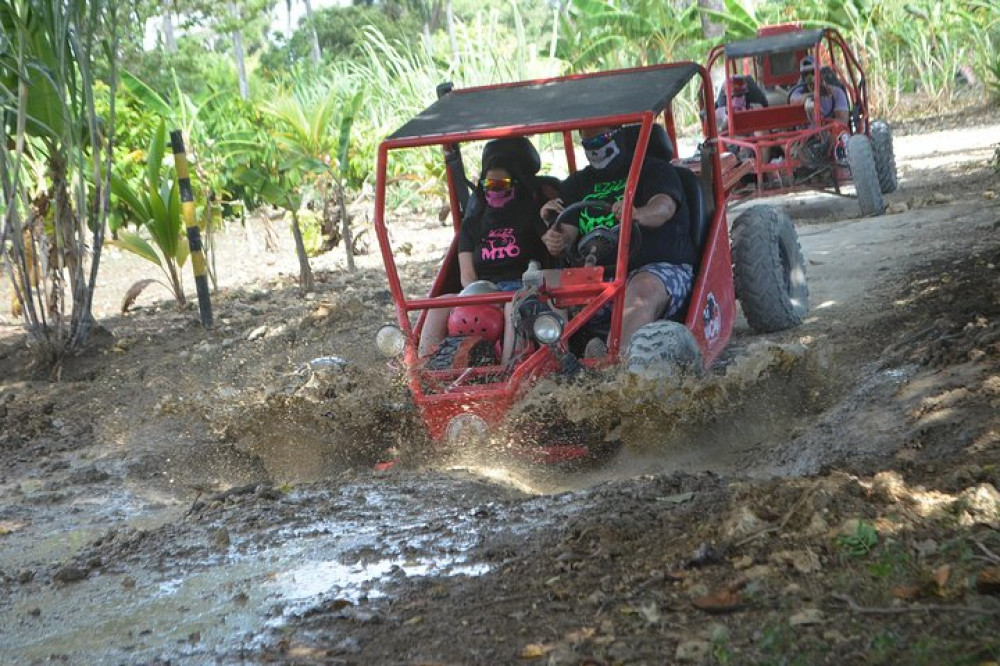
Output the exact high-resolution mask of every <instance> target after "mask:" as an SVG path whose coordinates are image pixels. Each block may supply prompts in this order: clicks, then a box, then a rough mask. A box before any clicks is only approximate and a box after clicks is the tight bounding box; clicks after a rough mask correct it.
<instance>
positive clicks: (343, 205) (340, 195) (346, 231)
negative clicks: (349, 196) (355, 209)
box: [337, 181, 354, 273]
mask: <svg viewBox="0 0 1000 666" xmlns="http://www.w3.org/2000/svg"><path fill="white" fill-rule="evenodd" d="M345 198H346V194H345V192H344V185H343V183H341V182H339V181H338V182H337V200H338V201H339V202H340V228H341V235H342V236H343V237H344V252H345V253H346V254H347V270H349V271H351V272H352V273H353V272H354V239H353V238H351V220H350V218H348V216H347V202H346V201H345Z"/></svg>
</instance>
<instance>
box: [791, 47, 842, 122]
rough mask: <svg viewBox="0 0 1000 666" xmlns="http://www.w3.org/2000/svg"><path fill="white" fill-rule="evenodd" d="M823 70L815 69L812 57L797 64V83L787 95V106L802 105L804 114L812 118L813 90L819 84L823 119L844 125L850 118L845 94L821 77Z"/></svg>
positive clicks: (807, 57)
mask: <svg viewBox="0 0 1000 666" xmlns="http://www.w3.org/2000/svg"><path fill="white" fill-rule="evenodd" d="M823 69H826V68H817V67H816V62H815V60H814V59H813V58H812V56H806V57H805V58H803V59H802V62H800V63H799V77H800V78H799V82H798V83H797V84H795V86H794V87H792V89H791V90H790V91H789V93H788V103H789V104H804V105H805V107H806V113H808V114H809V117H810V118H812V117H813V104H814V103H815V102H814V92H813V91H814V89H815V85H816V84H817V83H818V84H819V103H820V111H821V112H822V117H823V118H833V119H835V120H839V121H840V122H842V123H844V124H845V125H846V124H847V123H848V119H849V117H850V102H849V101H848V99H847V93H846V92H844V90H843V89H842V88H841V87H840V86H837V85H832V84H830V83H828V82H827V81H826V77H824V76H823Z"/></svg>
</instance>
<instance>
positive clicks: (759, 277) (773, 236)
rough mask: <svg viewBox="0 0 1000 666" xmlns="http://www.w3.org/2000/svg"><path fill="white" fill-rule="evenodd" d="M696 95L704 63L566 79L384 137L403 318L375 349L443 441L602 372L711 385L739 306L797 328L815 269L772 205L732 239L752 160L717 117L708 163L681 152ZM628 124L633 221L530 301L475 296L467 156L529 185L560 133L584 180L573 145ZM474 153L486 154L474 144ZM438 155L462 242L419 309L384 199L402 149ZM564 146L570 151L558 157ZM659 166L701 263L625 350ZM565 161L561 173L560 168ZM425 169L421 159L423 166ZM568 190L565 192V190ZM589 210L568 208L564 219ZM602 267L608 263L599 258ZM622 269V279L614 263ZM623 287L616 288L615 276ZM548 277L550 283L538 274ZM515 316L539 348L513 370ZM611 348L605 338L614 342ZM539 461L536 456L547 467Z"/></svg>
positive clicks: (441, 102) (441, 106)
mask: <svg viewBox="0 0 1000 666" xmlns="http://www.w3.org/2000/svg"><path fill="white" fill-rule="evenodd" d="M689 84H691V85H695V86H697V87H698V88H697V92H698V98H699V103H700V104H701V105H703V107H704V108H707V109H711V108H713V104H714V98H713V92H712V86H711V80H710V78H709V76H708V72H707V71H706V70H705V69H704V68H703V67H701V66H700V65H698V64H695V63H677V64H666V65H656V66H650V67H642V68H636V69H628V70H617V71H606V72H599V73H593V74H582V75H575V76H565V77H560V78H552V79H545V80H534V81H525V82H518V83H510V84H503V85H494V86H485V87H476V88H467V89H455V90H451V89H449V88H444V89H443V90H442V89H439V91H438V92H439V98H438V100H437V101H436V102H435V103H434V104H432V105H431V106H430V107H428V108H427V109H425V110H424V111H422V112H421V113H419V114H418V115H417V116H416V117H414V118H412V119H411V120H410V121H409V122H407V123H406V124H405V125H403V126H402V127H401V128H399V129H398V130H397V131H395V132H394V133H393V134H392V135H391V136H389V137H388V138H387V139H385V140H384V141H383V142H382V143H381V145H380V146H379V150H378V165H377V181H376V190H375V215H374V226H375V230H376V234H377V237H378V241H379V245H380V249H381V252H382V258H383V260H384V262H385V269H386V274H387V278H388V282H389V289H390V291H391V294H392V298H393V301H394V303H395V306H396V315H397V317H396V323H395V325H390V326H386V327H384V328H383V329H381V330H380V331H379V333H378V335H377V340H376V341H377V344H378V346H379V348H380V349H381V350H382V351H383V352H385V353H386V354H390V355H393V354H395V355H402V356H403V362H404V364H405V368H406V371H407V373H408V380H409V386H410V389H411V391H412V395H413V399H414V401H415V403H416V406H417V408H418V409H419V411H420V413H421V415H422V417H423V420H424V422H425V424H426V426H427V429H428V432H429V434H430V436H431V438H432V439H433V440H435V441H436V440H441V439H446V440H452V441H454V440H459V439H461V438H462V435H463V434H465V433H469V432H472V433H481V432H483V431H486V430H487V429H488V428H490V427H492V426H494V425H497V424H499V423H500V422H501V421H503V420H504V419H505V417H506V416H507V415H508V413H509V412H510V411H511V409H512V407H513V406H514V405H515V403H516V402H517V401H518V399H519V398H521V397H522V396H523V395H524V393H525V391H526V389H527V388H528V387H529V386H530V384H531V383H532V382H533V381H535V380H536V379H537V378H539V377H541V376H543V375H551V374H554V373H560V374H565V375H572V374H575V373H578V372H579V371H580V370H581V368H582V369H584V370H586V369H588V368H592V367H594V366H600V365H603V364H614V363H618V362H623V363H626V364H627V367H628V368H629V369H630V370H633V371H635V372H637V373H639V374H646V375H648V376H649V375H652V376H660V375H670V374H679V373H681V372H684V371H688V370H695V371H699V372H700V371H701V370H702V369H703V368H705V367H707V366H708V365H710V364H711V363H712V362H713V361H714V360H715V359H716V358H717V357H718V356H719V354H720V353H721V352H722V351H723V349H724V348H725V347H726V344H727V342H728V340H729V337H730V334H731V331H732V329H733V324H734V321H735V319H736V315H737V312H736V299H737V296H739V298H740V300H741V302H742V307H743V311H744V314H745V316H746V318H747V320H748V322H749V324H750V325H751V327H752V328H754V329H755V330H758V331H776V330H780V329H784V328H788V327H791V326H795V325H796V324H798V323H799V322H800V321H801V320H802V318H803V316H804V315H805V313H806V311H807V309H808V288H807V286H806V281H805V262H804V259H803V256H802V253H801V250H800V248H799V243H798V237H797V235H796V232H795V229H794V227H793V226H792V223H791V221H790V220H789V218H788V217H787V215H785V214H784V213H783V212H782V211H780V210H779V209H777V208H773V207H770V206H755V207H752V208H750V209H748V210H746V211H745V212H743V213H742V214H741V215H740V216H739V217H738V218H737V219H736V220H735V221H734V222H733V225H732V227H733V228H732V252H731V251H730V250H731V248H730V227H729V224H728V220H727V210H726V201H727V196H728V194H729V193H730V192H731V191H732V189H733V188H734V187H736V186H737V185H739V183H740V181H741V180H742V179H743V178H744V177H746V176H747V175H748V174H750V173H751V169H752V165H751V163H750V162H747V161H744V162H742V163H741V162H740V161H739V159H738V158H737V157H736V156H735V155H734V154H732V153H728V152H726V153H722V154H720V153H719V152H718V150H717V147H718V146H719V145H721V144H719V143H718V142H717V141H716V129H715V122H714V117H712V116H711V115H710V114H709V115H707V116H706V118H705V121H704V122H703V124H702V125H703V127H702V130H703V131H702V134H703V136H701V137H696V138H700V144H699V145H700V149H699V151H698V154H697V155H696V156H694V157H691V158H687V159H682V158H678V157H677V156H676V155H675V154H674V146H676V145H677V137H676V132H675V125H674V116H673V109H672V102H673V100H674V98H675V97H676V96H677V94H678V93H679V92H680V91H681V90H682V89H683V88H685V86H687V85H689ZM602 126H622V128H623V129H622V132H623V135H625V136H627V137H628V142H630V148H631V150H633V153H632V155H633V158H632V163H631V168H630V171H629V175H628V180H627V183H626V187H625V195H624V197H625V200H624V210H625V211H628V212H626V213H625V217H624V219H623V220H622V223H621V224H620V225H619V228H616V229H615V230H613V232H609V231H608V230H604V232H602V233H598V234H587V235H584V236H583V238H581V239H580V241H579V245H578V248H577V252H576V256H577V257H579V261H578V262H576V263H574V264H573V265H570V266H568V267H564V268H561V269H548V270H545V269H544V267H539V266H536V265H532V266H530V267H529V269H528V271H527V272H526V273H525V274H524V275H523V280H522V282H523V287H521V288H520V289H518V290H516V291H500V290H498V289H497V287H496V286H495V285H491V284H483V283H481V282H475V283H473V284H472V285H470V288H467V289H466V290H465V291H464V292H463V290H462V288H461V284H460V281H459V277H460V276H459V266H458V260H457V254H458V230H459V228H460V225H461V223H462V219H463V215H464V214H466V213H467V212H468V209H469V208H470V207H471V206H473V205H474V203H473V202H474V201H475V200H474V199H473V200H471V201H470V199H469V184H468V181H467V180H466V178H465V173H466V168H465V162H464V161H463V156H462V150H461V147H462V145H463V144H465V145H466V147H467V152H472V151H471V150H468V144H469V142H483V141H485V142H487V143H486V144H485V149H484V150H485V151H489V150H515V151H516V150H521V151H523V152H522V154H521V157H520V159H523V160H524V164H525V165H526V166H527V169H526V170H528V171H530V172H531V173H533V174H537V173H538V172H539V170H540V167H541V160H540V159H539V157H538V152H537V150H536V148H535V142H539V140H540V139H541V137H543V136H545V135H550V137H551V138H552V139H554V141H552V142H551V144H552V145H555V146H556V147H557V148H556V151H555V152H556V153H557V154H558V155H563V154H564V159H565V160H566V166H567V169H568V170H569V171H571V172H572V171H574V170H575V169H576V153H575V152H574V144H575V142H576V132H577V131H578V130H580V129H582V128H593V127H602ZM475 145H476V146H477V147H478V146H479V145H481V144H479V143H477V144H475ZM429 146H430V147H439V148H440V151H441V152H440V154H441V156H442V158H443V160H444V163H445V166H446V169H445V174H446V177H447V187H448V193H449V197H450V203H451V207H450V210H451V216H452V220H451V221H452V226H453V228H454V230H455V238H454V239H453V241H452V243H451V246H450V248H449V249H448V251H447V253H446V254H445V256H444V260H443V263H442V264H441V267H440V271H439V272H438V274H437V277H436V278H435V279H434V282H433V285H432V287H431V289H430V293H429V294H427V296H426V297H423V298H415V297H413V296H411V294H412V293H414V290H413V287H412V286H409V287H407V286H404V285H403V284H402V282H401V278H400V271H399V269H398V268H397V264H396V259H395V257H396V256H397V254H396V252H397V251H398V248H394V247H393V243H392V242H391V240H390V230H389V228H388V226H387V216H388V215H389V212H387V210H386V206H387V187H388V184H389V182H390V174H394V173H397V172H398V167H397V165H398V164H401V162H396V161H395V160H397V159H400V160H401V159H402V158H401V157H399V156H400V155H401V154H402V153H403V151H407V150H420V149H425V148H426V147H429ZM560 148H561V149H560ZM647 157H656V158H659V159H665V160H669V161H672V162H673V164H674V165H675V166H676V167H677V168H678V171H679V173H680V177H681V181H682V184H683V189H684V197H685V199H686V205H687V206H688V208H689V211H690V219H691V233H692V240H693V243H694V246H695V248H696V250H697V254H698V257H699V260H698V262H697V265H696V266H695V277H694V283H693V290H692V294H691V297H690V299H689V302H688V303H687V304H685V306H684V307H683V308H682V310H681V311H680V313H678V314H677V315H676V316H675V317H674V318H673V319H671V320H663V321H657V322H653V323H651V324H648V325H646V326H645V327H643V328H641V329H639V331H637V332H636V333H635V335H633V337H632V339H631V340H630V341H626V340H622V339H621V327H622V313H623V306H624V295H625V281H626V277H625V276H626V275H627V270H626V268H627V266H628V260H629V253H630V251H631V250H632V249H633V248H634V247H635V244H636V241H637V240H638V238H637V236H639V235H640V234H641V231H640V230H639V228H638V226H637V225H635V226H633V225H632V221H631V219H630V218H631V211H632V205H631V200H632V198H633V197H634V196H635V192H636V187H637V182H638V179H639V173H640V169H641V168H642V163H643V160H644V159H646V158H647ZM557 159H563V158H562V157H559V158H557ZM413 161H416V160H411V163H412V162H413ZM553 180H554V179H550V178H546V177H544V176H542V177H539V178H536V179H535V182H536V183H538V187H539V191H538V192H537V193H536V196H537V199H538V201H539V202H544V201H545V200H547V199H548V198H551V197H554V196H556V193H555V191H554V190H552V189H551V187H550V186H551V185H552V181H553ZM557 182H558V181H556V183H557ZM577 209H578V207H575V206H569V207H567V210H566V211H564V213H563V215H571V214H573V212H574V211H575V210H577ZM599 256H600V257H603V259H598V257H599ZM608 264H610V266H609V265H608ZM612 266H613V267H614V268H615V270H614V273H613V275H614V277H613V278H609V277H607V276H608V275H611V273H610V271H608V270H606V269H607V268H609V267H612ZM539 268H542V269H543V270H539ZM505 304H510V306H511V308H512V310H513V313H514V314H513V317H512V323H511V324H510V325H512V326H515V327H517V333H518V334H519V335H520V336H521V337H522V338H523V339H524V340H526V341H527V344H526V345H525V346H524V348H523V351H522V352H521V353H520V354H518V355H515V357H514V358H513V359H511V360H510V361H509V362H508V363H502V362H501V361H500V360H499V355H498V349H497V341H498V338H499V336H500V334H501V332H502V330H503V328H504V326H505V325H506V324H505V321H504V316H503V307H504V305H505ZM605 304H611V306H612V315H611V319H610V330H607V331H605V333H606V340H607V347H608V353H607V355H606V356H605V357H604V358H601V359H590V358H584V356H585V355H584V354H583V353H582V352H583V349H582V345H581V344H580V342H581V340H586V339H587V337H586V335H585V332H586V331H587V330H588V327H589V326H591V325H592V319H593V318H594V316H595V313H597V312H598V311H599V310H600V309H601V308H602V306H604V305H605ZM440 308H454V311H453V312H452V313H451V316H450V317H449V320H450V321H449V323H450V324H451V325H450V326H449V331H448V333H449V336H448V337H447V338H446V339H445V341H444V342H443V343H442V344H441V346H440V347H439V348H438V350H437V351H436V352H435V353H434V354H432V355H431V356H429V357H425V358H421V357H419V355H418V341H419V338H420V334H421V330H422V327H423V326H424V325H425V324H426V323H427V319H428V317H427V313H428V311H430V310H434V309H440ZM602 335H603V334H602ZM538 444H539V447H540V449H539V450H541V451H543V452H544V455H542V456H540V458H541V459H543V460H549V461H554V460H566V459H571V458H575V457H578V456H586V455H589V453H590V452H591V450H590V448H589V446H588V445H587V444H586V443H580V442H573V443H566V442H559V441H548V442H539V443H538ZM536 458H537V457H536Z"/></svg>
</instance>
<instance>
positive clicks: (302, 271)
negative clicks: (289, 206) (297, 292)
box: [292, 210, 315, 293]
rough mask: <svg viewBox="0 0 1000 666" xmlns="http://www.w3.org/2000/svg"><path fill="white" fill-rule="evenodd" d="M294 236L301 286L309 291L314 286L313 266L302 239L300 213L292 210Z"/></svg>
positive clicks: (306, 291)
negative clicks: (310, 263) (310, 264)
mask: <svg viewBox="0 0 1000 666" xmlns="http://www.w3.org/2000/svg"><path fill="white" fill-rule="evenodd" d="M292 236H294V237H295V255H296V256H297V257H298V258H299V287H300V288H301V289H302V291H303V293H309V292H310V291H312V290H313V288H314V286H315V285H314V283H313V273H312V268H311V267H310V266H309V257H307V256H306V244H305V241H303V240H302V227H300V226H299V213H298V211H295V210H293V211H292Z"/></svg>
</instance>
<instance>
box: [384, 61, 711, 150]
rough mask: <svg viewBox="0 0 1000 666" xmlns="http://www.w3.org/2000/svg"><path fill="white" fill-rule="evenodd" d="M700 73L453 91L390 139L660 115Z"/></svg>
mask: <svg viewBox="0 0 1000 666" xmlns="http://www.w3.org/2000/svg"><path fill="white" fill-rule="evenodd" d="M697 71H698V65H696V64H695V63H682V64H680V65H669V66H654V67H649V68H642V69H635V70H621V71H613V72H600V73H597V74H587V75H582V76H579V77H566V78H559V79H548V80H545V81H538V82H535V83H514V84H510V85H504V86H498V87H495V88H469V89H466V90H461V89H459V90H455V91H453V92H451V93H449V94H448V95H445V96H444V97H442V98H441V99H439V100H438V101H436V102H434V104H432V105H430V106H429V107H427V108H426V109H424V110H423V111H421V112H420V113H419V114H418V115H417V116H416V117H414V118H413V119H411V120H410V121H409V122H407V123H406V124H405V125H403V126H402V127H401V128H399V129H398V130H396V131H395V132H393V134H392V135H391V136H390V137H389V140H400V139H414V138H422V137H427V136H432V135H439V134H455V133H460V132H475V131H478V130H486V129H492V128H500V127H525V126H526V127H531V126H538V125H546V124H552V123H560V122H565V121H573V120H587V119H591V118H600V117H604V116H614V115H625V114H640V113H644V112H646V111H652V112H653V113H654V114H657V113H659V112H660V111H662V110H663V109H664V108H665V107H666V106H667V104H669V103H670V100H672V99H673V98H674V96H676V95H677V93H678V92H679V91H680V90H681V89H682V88H683V87H684V86H685V85H686V84H687V82H688V81H690V80H691V77H693V76H694V75H695V74H696V73H697Z"/></svg>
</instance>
